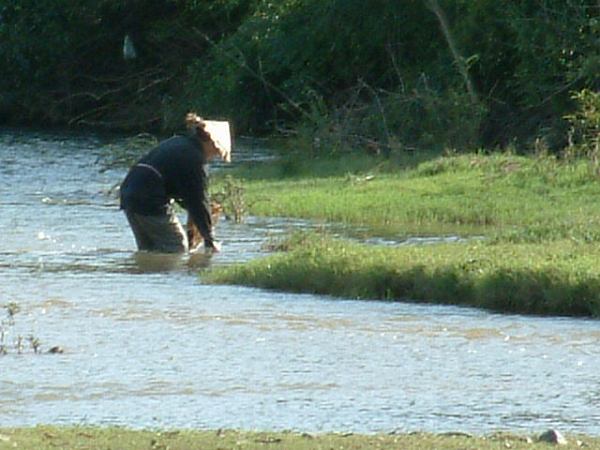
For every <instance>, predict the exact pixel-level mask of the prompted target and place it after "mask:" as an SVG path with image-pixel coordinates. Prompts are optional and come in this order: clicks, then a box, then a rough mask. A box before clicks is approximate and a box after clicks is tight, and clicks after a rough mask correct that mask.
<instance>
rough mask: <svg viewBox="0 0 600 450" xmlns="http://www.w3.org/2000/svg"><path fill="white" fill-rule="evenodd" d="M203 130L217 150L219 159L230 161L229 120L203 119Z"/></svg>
mask: <svg viewBox="0 0 600 450" xmlns="http://www.w3.org/2000/svg"><path fill="white" fill-rule="evenodd" d="M204 131H206V132H207V133H208V134H209V135H210V139H211V140H212V141H213V144H214V145H215V147H216V148H217V150H218V151H219V154H220V155H221V159H222V160H223V161H226V162H231V131H230V129H229V122H227V121H221V120H204Z"/></svg>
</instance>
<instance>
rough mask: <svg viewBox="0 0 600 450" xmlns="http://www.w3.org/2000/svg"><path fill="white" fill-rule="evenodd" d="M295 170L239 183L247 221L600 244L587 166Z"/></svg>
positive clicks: (365, 163) (275, 170) (250, 171)
mask: <svg viewBox="0 0 600 450" xmlns="http://www.w3.org/2000/svg"><path fill="white" fill-rule="evenodd" d="M293 161H294V160H291V159H288V160H284V161H283V162H281V163H279V164H273V163H268V164H254V165H252V166H250V167H247V168H242V169H241V170H238V171H237V172H236V173H235V175H236V176H237V177H238V178H240V179H242V180H244V185H245V188H246V196H247V199H248V204H249V205H250V209H251V213H252V214H255V215H268V216H287V217H303V218H310V219H315V220H320V221H326V222H337V223H346V224H352V225H357V226H363V227H368V228H369V230H370V232H371V234H374V235H380V236H396V237H402V236H410V235H421V236H423V235H447V234H459V235H473V234H477V235H486V236H489V237H492V238H496V239H501V240H511V241H533V242H540V241H543V240H547V239H563V238H572V239H577V240H585V241H597V240H600V202H598V201H597V199H598V198H600V183H599V182H598V181H599V179H598V176H597V174H596V173H595V172H594V171H593V170H592V169H591V167H590V165H589V164H588V163H587V162H585V161H578V162H571V163H561V162H559V161H557V160H556V159H553V158H550V157H545V158H528V157H520V156H514V155H507V154H494V155H481V154H470V155H461V156H450V157H440V158H435V159H432V160H429V161H426V162H423V161H422V160H421V159H417V157H414V158H413V159H412V160H411V159H410V158H407V157H405V158H403V159H402V160H400V161H395V160H384V159H375V158H347V159H345V160H344V159H337V160H332V159H324V160H323V159H321V160H315V161H312V160H311V161H309V160H303V161H300V162H296V163H294V162H293ZM294 164H295V165H294ZM290 167H291V168H290Z"/></svg>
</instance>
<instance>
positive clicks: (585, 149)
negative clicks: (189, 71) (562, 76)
mask: <svg viewBox="0 0 600 450" xmlns="http://www.w3.org/2000/svg"><path fill="white" fill-rule="evenodd" d="M573 98H574V99H575V101H577V104H578V108H577V110H576V111H575V112H574V113H573V114H569V115H567V116H566V119H567V120H568V121H569V123H570V125H571V129H570V133H569V146H568V147H567V152H568V155H569V156H570V157H573V156H575V157H577V156H579V157H581V156H583V157H585V158H587V159H589V160H590V161H591V162H592V164H593V166H594V169H595V170H596V172H597V173H598V170H599V169H600V93H598V92H592V91H590V90H588V89H584V90H582V91H580V92H576V93H574V94H573Z"/></svg>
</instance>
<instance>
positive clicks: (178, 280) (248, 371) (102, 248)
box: [0, 134, 600, 435]
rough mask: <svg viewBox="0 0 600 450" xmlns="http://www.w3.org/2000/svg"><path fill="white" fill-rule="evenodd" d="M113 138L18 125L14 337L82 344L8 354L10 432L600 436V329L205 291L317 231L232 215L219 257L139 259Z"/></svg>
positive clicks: (7, 239) (0, 149) (4, 142)
mask: <svg viewBox="0 0 600 450" xmlns="http://www.w3.org/2000/svg"><path fill="white" fill-rule="evenodd" d="M106 145H107V144H105V143H104V142H103V141H102V140H100V139H97V138H89V137H84V138H65V137H62V138H59V139H55V138H52V137H48V136H38V135H24V136H16V135H14V134H4V135H1V134H0V158H1V159H2V161H3V162H4V164H2V165H0V178H1V179H2V181H3V182H2V183H0V210H1V211H2V214H0V233H2V239H1V240H0V304H5V303H7V302H16V303H18V304H19V306H20V307H21V312H19V313H18V315H17V316H16V321H15V326H14V327H13V328H12V329H11V330H10V331H11V334H10V335H9V336H8V337H7V339H9V341H7V342H13V340H14V339H15V338H16V336H19V335H21V336H29V335H30V334H33V335H35V336H36V337H38V338H39V339H40V340H41V342H42V346H43V348H44V349H48V348H50V347H52V346H54V345H59V346H61V347H63V348H64V349H65V353H64V354H61V355H47V354H44V355H37V356H36V355H33V354H31V353H27V354H25V355H17V354H16V352H11V353H9V354H8V355H6V356H3V357H0V364H1V365H0V423H2V425H4V426H11V425H30V424H39V423H54V424H67V423H68V424H81V423H90V424H100V425H111V424H117V425H125V426H131V427H164V428H174V427H195V428H215V429H216V428H246V429H295V430H304V431H342V430H343V431H359V432H360V431H363V432H371V431H391V430H395V429H399V430H403V431H410V430H426V431H446V430H463V431H471V432H476V433H485V432H488V431H493V430H497V429H510V430H527V431H529V430H534V431H539V430H542V429H545V428H548V427H558V428H560V429H561V430H564V431H573V432H585V433H590V434H596V435H598V434H600V397H599V396H598V395H597V393H598V392H600V380H599V379H598V376H597V375H598V363H599V361H600V346H599V345H598V342H599V340H600V325H599V323H598V321H592V320H575V319H565V318H536V317H520V316H502V315H496V314H490V313H487V312H482V311H477V310H471V309H461V308H454V307H442V306H424V305H413V304H405V303H389V302H357V301H349V300H333V299H329V298H326V297H319V296H311V295H292V294H281V293H274V292H266V291H261V290H256V289H247V288H242V287H235V286H207V285H203V284H202V282H201V280H202V271H201V269H202V268H204V267H207V266H210V265H213V264H229V263H231V262H234V261H243V260H247V259H249V258H254V257H256V256H258V255H260V254H262V252H261V246H262V243H263V242H264V241H265V240H267V239H269V238H270V237H273V236H277V235H279V234H281V233H284V232H286V231H287V230H289V229H293V228H297V227H304V226H308V225H309V224H307V223H306V222H302V221H284V220H266V219H259V218H250V219H249V220H248V222H247V223H245V224H233V223H230V222H228V221H221V222H220V223H219V228H218V238H219V239H220V240H221V241H222V242H223V251H222V252H221V253H219V254H215V255H212V256H210V255H205V254H204V253H202V252H198V253H196V254H193V255H189V256H181V255H155V254H148V253H143V252H136V251H135V243H134V240H133V238H132V236H131V234H130V232H129V229H128V227H127V223H126V221H125V218H124V216H123V214H122V213H121V212H120V211H119V209H118V206H117V202H116V199H115V197H114V195H113V194H112V193H111V189H112V187H113V186H114V185H115V183H117V182H118V181H119V180H120V179H122V177H123V175H124V169H123V170H121V169H116V168H112V169H109V170H105V171H100V170H99V168H98V166H96V165H94V164H93V162H94V161H96V160H97V159H99V158H100V157H101V156H102V152H103V150H104V149H105V148H106ZM198 274H200V275H198ZM3 313H4V311H3V310H0V314H3ZM3 317H4V316H2V318H3Z"/></svg>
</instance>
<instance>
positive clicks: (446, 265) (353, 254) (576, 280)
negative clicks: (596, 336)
mask: <svg viewBox="0 0 600 450" xmlns="http://www.w3.org/2000/svg"><path fill="white" fill-rule="evenodd" d="M287 247H288V250H287V251H286V252H283V253H278V254H275V255H273V256H269V257H266V258H263V259H258V260H254V261H251V262H249V263H246V264H244V265H236V266H230V267H226V268H219V269H216V270H213V271H212V272H210V273H208V274H205V275H203V279H204V280H205V281H208V282H213V283H232V284H245V285H251V286H257V287H261V288H267V289H277V290H284V291H294V292H311V293H318V294H328V295H334V296H342V297H348V298H360V299H382V300H383V299H385V300H410V301H423V302H435V303H447V304H457V305H465V306H474V307H480V308H486V309H491V310H495V311H502V312H514V313H526V314H556V315H575V316H594V317H600V270H598V265H597V261H598V259H599V258H600V245H597V244H577V243H574V242H572V241H559V242H553V243H551V244H545V245H539V244H530V243H526V244H488V243H484V242H475V243H465V244H437V245H423V246H400V247H384V246H372V245H366V244H358V243H354V242H349V241H342V240H335V239H330V238H327V237H324V236H320V235H316V234H311V235H304V236H303V237H301V238H298V237H296V238H295V239H292V240H290V242H289V243H288V244H287Z"/></svg>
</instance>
